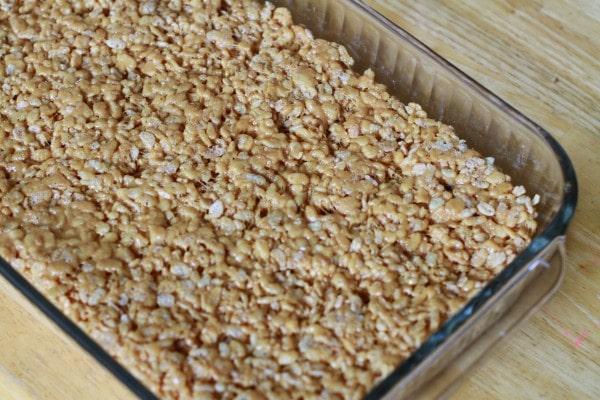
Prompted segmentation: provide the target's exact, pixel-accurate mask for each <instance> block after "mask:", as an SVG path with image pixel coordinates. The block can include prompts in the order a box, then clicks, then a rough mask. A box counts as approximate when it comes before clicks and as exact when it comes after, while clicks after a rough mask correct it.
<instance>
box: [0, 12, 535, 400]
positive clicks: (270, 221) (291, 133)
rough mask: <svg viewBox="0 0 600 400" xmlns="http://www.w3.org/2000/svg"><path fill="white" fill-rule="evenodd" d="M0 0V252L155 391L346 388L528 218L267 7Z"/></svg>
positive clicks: (279, 393) (510, 249) (474, 282)
mask: <svg viewBox="0 0 600 400" xmlns="http://www.w3.org/2000/svg"><path fill="white" fill-rule="evenodd" d="M0 7H1V9H0V60H1V61H0V79H1V82H2V87H1V90H0V104H1V105H2V107H1V108H0V114H1V117H0V198H1V200H0V255H1V256H2V257H3V258H4V259H6V260H7V261H8V262H9V263H10V264H11V265H12V266H13V267H14V268H16V269H17V270H19V271H20V272H22V273H23V274H24V275H25V276H26V277H27V278H28V279H30V280H31V281H32V282H33V283H34V284H35V285H36V287H38V288H39V289H40V290H42V291H43V293H45V294H46V295H47V296H48V297H49V298H50V299H52V301H53V302H54V303H55V304H57V305H58V306H59V307H60V308H61V309H62V310H63V311H64V312H65V313H66V314H67V315H68V316H69V317H70V318H72V319H73V320H74V321H76V323H77V324H78V325H79V326H81V327H82V328H83V329H84V330H85V331H86V332H88V333H89V334H90V335H91V337H93V338H94V339H95V340H97V341H98V342H99V343H100V344H101V346H103V348H105V349H106V350H107V351H108V352H109V353H110V354H111V355H112V356H114V357H115V358H116V359H117V360H118V361H119V362H121V363H122V364H123V365H124V366H126V367H127V368H128V369H129V370H130V371H132V373H133V374H134V375H135V376H137V377H138V378H139V379H140V380H141V381H143V382H144V383H145V384H146V385H148V387H149V388H150V389H151V390H152V391H154V392H155V393H156V394H157V395H159V396H161V397H164V398H167V399H186V398H196V399H203V398H214V397H225V398H238V399H263V398H267V397H268V398H272V397H283V398H300V397H304V398H314V397H322V398H356V397H360V396H361V395H363V394H364V393H366V391H368V389H369V388H371V387H372V386H373V385H374V384H375V382H376V381H377V380H378V379H380V378H382V377H384V376H385V375H386V374H387V373H389V372H390V371H391V370H392V369H393V368H394V367H395V366H396V365H398V364H399V363H400V362H401V361H402V360H403V359H405V358H406V357H407V356H408V355H410V354H411V352H412V351H414V350H415V349H416V348H417V347H418V346H419V345H420V344H421V343H422V342H423V341H424V340H425V339H426V338H427V336H428V335H429V334H431V333H432V332H434V331H435V330H436V329H437V328H438V327H439V326H440V324H441V323H442V322H443V321H444V320H446V319H447V318H448V317H449V316H450V315H452V314H453V313H455V312H456V311H457V310H458V309H459V308H460V307H461V305H463V304H464V303H465V302H466V301H467V300H468V299H469V297H470V296H472V295H473V294H474V293H476V292H477V290H478V289H479V288H481V287H482V286H483V285H484V284H485V283H486V282H487V281H489V280H490V279H491V278H492V277H494V276H495V275H496V274H497V273H498V272H499V271H500V270H501V269H502V268H503V267H504V266H506V265H507V264H508V263H509V262H510V261H511V260H512V259H513V258H514V257H515V255H516V254H517V253H518V252H519V251H521V250H522V249H523V248H524V247H525V246H526V245H527V244H528V242H529V241H530V238H531V235H532V234H533V232H534V231H535V228H536V223H535V221H534V216H535V212H534V209H533V205H534V204H533V203H535V202H536V200H537V198H535V199H534V200H533V201H532V200H531V199H530V198H529V197H527V196H526V195H525V191H524V189H523V188H522V187H519V186H516V187H513V185H512V184H511V183H510V178H509V177H508V176H506V175H504V174H503V173H501V172H500V171H498V170H497V169H496V168H495V167H494V162H493V159H489V158H484V157H482V156H481V155H480V154H478V153H477V152H475V151H473V150H470V149H468V148H467V146H466V145H465V143H464V142H462V141H461V140H460V139H459V138H458V137H457V136H456V134H455V132H454V130H453V129H452V128H451V127H449V126H447V125H444V124H442V123H440V122H436V121H434V120H431V119H429V118H428V117H427V115H426V113H425V112H424V111H423V110H422V109H421V108H420V107H419V106H418V105H416V104H408V105H405V104H402V103H401V102H400V101H398V100H397V99H396V98H394V97H392V96H390V95H389V94H388V93H387V92H386V89H385V87H383V86H382V85H379V84H377V83H375V82H374V76H373V73H372V72H371V71H366V72H364V73H363V74H357V73H355V72H353V71H352V69H351V66H352V64H353V60H352V59H351V57H350V56H349V55H348V53H347V52H346V50H345V49H344V47H342V46H340V45H337V44H335V43H330V42H327V41H324V40H320V39H315V38H313V37H312V35H311V33H310V32H309V31H307V30H306V29H305V28H303V27H301V26H298V25H294V24H293V22H292V20H291V17H290V14H289V12H288V11H287V10H285V9H276V8H275V7H273V6H272V5H269V4H266V5H261V4H258V3H255V2H253V1H248V0H230V1H220V0H206V1H198V0H196V1H189V2H183V1H154V0H149V1H141V2H135V1H124V2H121V1H119V2H109V1H105V0H100V1H96V0H86V1H83V0H82V1H63V0H59V1H55V0H46V1H29V0H23V1H2V2H1V3H0Z"/></svg>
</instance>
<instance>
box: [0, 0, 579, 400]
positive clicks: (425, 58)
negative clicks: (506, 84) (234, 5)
mask: <svg viewBox="0 0 600 400" xmlns="http://www.w3.org/2000/svg"><path fill="white" fill-rule="evenodd" d="M273 3H275V4H276V5H277V6H285V7H287V8H288V9H290V11H291V12H292V14H293V16H294V21H295V22H296V23H301V24H304V25H305V26H307V27H308V28H309V29H311V31H312V32H313V33H314V35H315V36H316V37H321V38H324V39H328V40H331V41H335V42H338V43H341V44H343V45H345V46H346V48H347V49H348V51H349V53H350V54H351V55H352V56H353V57H354V59H355V60H356V64H355V69H356V70H357V71H359V72H362V71H363V70H364V69H366V68H371V69H372V70H373V71H374V72H375V74H376V79H377V81H378V82H380V83H383V84H385V85H387V87H388V90H389V91H390V93H392V94H394V95H395V96H397V97H398V98H399V99H400V100H401V101H403V102H405V103H406V102H409V101H413V102H417V103H420V104H421V105H422V106H423V108H424V109H425V110H426V111H427V112H428V114H429V116H430V117H431V118H435V119H438V120H441V121H443V122H445V123H447V124H449V125H452V126H453V127H454V128H455V129H456V131H457V133H458V134H459V136H460V137H461V138H463V139H465V140H466V141H467V143H468V145H469V146H470V147H473V148H475V149H476V150H478V151H479V152H480V153H482V154H484V155H485V156H492V157H494V158H495V159H496V165H498V166H499V167H500V168H501V169H502V170H503V171H504V172H506V173H508V174H509V175H511V176H512V178H513V183H514V184H519V185H524V186H525V187H526V188H527V191H528V193H531V194H534V193H538V194H540V196H541V201H540V204H539V205H538V207H537V210H538V213H539V217H538V231H537V234H536V236H535V238H534V240H533V241H532V243H531V244H530V245H529V247H528V248H527V249H526V250H525V251H523V252H522V253H521V254H520V255H519V256H518V257H516V258H515V260H514V261H513V262H512V263H511V264H510V265H509V266H508V267H507V268H506V269H505V270H504V271H503V272H502V273H500V274H499V275H498V276H497V277H496V278H495V279H494V280H492V281H491V282H490V283H489V284H488V285H487V286H486V287H485V288H483V289H482V290H481V291H480V292H479V293H478V294H477V295H476V296H474V297H473V298H472V299H471V300H470V301H469V302H468V303H467V304H466V305H465V306H464V307H463V308H462V309H461V310H460V312H458V313H457V314H456V315H455V316H454V317H452V318H450V319H449V320H448V321H446V322H445V323H444V324H443V325H442V327H441V328H440V329H439V330H438V331H437V332H436V333H434V334H433V335H432V336H430V337H429V339H428V340H427V341H426V342H424V343H423V345H422V346H421V347H420V348H419V349H418V350H417V351H416V352H414V353H413V354H412V356H411V357H410V358H408V359H407V360H405V361H404V362H403V363H402V364H400V365H399V366H397V368H396V369H395V370H394V371H393V372H392V373H391V374H390V375H389V376H387V377H385V378H384V379H382V380H381V381H379V382H378V383H377V384H376V385H375V387H374V388H373V389H372V390H371V392H370V393H368V394H367V396H366V398H367V399H380V398H386V399H387V398H409V397H410V398H411V399H413V398H427V399H430V398H436V397H440V396H442V395H444V394H448V393H449V392H450V390H451V389H452V387H453V386H455V385H456V383H457V382H458V380H459V378H460V377H463V376H464V375H465V374H466V373H467V372H468V371H469V369H470V368H471V367H472V366H473V365H474V363H475V362H477V361H478V360H480V359H481V358H482V356H483V355H484V354H485V352H486V351H487V350H489V348H490V347H491V346H492V345H494V344H496V343H497V342H498V341H499V340H500V339H501V338H503V337H505V336H506V334H507V333H508V332H509V331H510V330H511V329H512V328H514V327H515V326H516V324H517V323H518V322H520V321H521V320H523V319H524V318H526V317H527V316H529V315H531V314H532V313H534V312H535V311H536V310H537V309H538V308H539V307H540V306H541V305H542V304H543V303H544V302H545V301H547V300H548V299H549V298H550V297H551V296H552V295H553V294H554V292H555V291H556V290H557V289H558V287H559V286H560V283H561V281H562V278H563V274H564V257H565V245H564V240H565V232H566V230H567V226H568V223H569V221H570V219H571V217H572V216H573V213H574V210H575V205H576V202H577V182H576V177H575V172H574V169H573V166H572V164H571V162H570V160H569V158H568V157H567V155H566V153H565V152H564V150H563V149H562V148H561V147H560V145H559V144H558V143H557V142H556V141H555V140H554V139H553V138H552V137H551V136H550V135H549V134H548V133H547V132H546V131H544V130H543V129H542V128H540V127H539V126H537V125H536V124H534V123H533V122H532V121H530V120H529V119H527V118H526V117H525V116H523V115H522V114H520V113H519V112H518V111H516V110H515V109H513V108H512V107H510V106H509V105H508V104H506V103H505V102H503V101H502V100H501V99H499V98H498V97H496V96H495V95H493V94H492V93H490V92H489V91H487V90H486V89H484V88H483V87H481V86H480V85H479V84H477V83H476V82H474V81H473V80H472V79H470V78H469V77H468V76H466V75H465V74H463V73H462V72H461V71H459V70H458V69H457V68H456V67H454V66H453V65H451V64H450V63H449V62H447V61H446V60H444V59H443V58H441V57H440V56H438V55H437V54H435V53H434V52H433V51H431V50H430V49H429V48H427V47H426V46H425V45H424V44H422V43H421V42H419V41H418V40H417V39H415V38H414V37H412V36H411V35H410V34H408V33H407V32H406V31H404V30H402V29H401V28H399V27H397V26H395V25H394V24H393V23H391V22H389V21H388V20H387V19H385V18H384V17H382V16H381V15H379V14H377V13H376V12H375V11H373V10H372V9H370V8H369V7H368V6H366V5H364V4H362V3H361V2H359V1H356V0H275V1H273ZM0 273H1V274H2V275H3V276H4V277H5V278H6V279H7V280H8V281H9V282H10V283H12V285H13V286H15V287H16V288H17V289H18V290H19V291H20V292H21V293H23V294H24V295H25V296H26V297H27V298H28V299H29V300H30V301H31V302H32V303H33V304H35V305H36V306H37V307H38V308H39V309H40V310H42V312H44V313H45V314H46V315H47V316H48V317H49V318H50V319H52V320H53V321H54V322H55V323H56V324H57V325H58V326H60V327H61V328H62V330H63V331H64V332H65V333H66V334H67V335H69V336H70V337H72V338H73V339H74V340H75V341H76V342H77V343H78V344H79V345H80V346H82V347H83V349H84V350H85V351H87V352H89V353H90V354H91V355H92V356H93V357H94V358H95V359H96V360H97V361H98V362H99V363H100V364H101V365H103V366H104V367H105V368H107V369H108V370H109V371H111V372H112V373H113V375H114V376H115V377H116V379H119V380H120V381H121V382H122V383H123V384H125V385H126V386H127V387H128V388H129V389H130V390H131V391H132V393H133V394H135V395H136V396H138V397H140V398H144V399H152V398H155V396H154V395H153V394H152V393H151V392H150V391H149V390H148V389H147V388H146V387H145V386H144V385H143V384H142V383H141V382H139V381H138V380H137V379H135V378H134V377H133V376H132V375H131V374H130V373H129V372H128V371H127V370H126V369H125V368H123V367H122V366H120V365H119V364H118V363H117V362H116V361H115V360H114V359H112V358H111V357H110V356H109V355H108V354H107V353H106V352H105V351H104V350H102V348H101V347H100V346H99V345H98V344H96V343H95V342H94V341H93V340H92V339H91V338H90V337H89V336H87V335H86V334H85V333H84V332H83V331H82V330H80V329H79V328H78V327H77V326H76V325H75V324H74V323H73V322H71V321H70V320H69V319H68V318H66V317H65V316H64V315H63V314H62V313H61V312H60V311H59V310H58V309H57V308H56V307H55V306H53V305H52V304H51V303H50V302H49V301H48V300H47V299H46V298H45V297H44V296H43V295H41V294H40V293H39V292H38V291H37V290H36V289H35V288H34V287H33V286H32V285H31V284H30V283H28V282H27V281H26V280H25V279H24V278H23V277H22V276H21V275H20V274H19V273H18V272H16V271H15V270H14V269H13V268H11V267H10V266H9V265H8V264H7V263H6V262H5V261H4V260H2V259H0Z"/></svg>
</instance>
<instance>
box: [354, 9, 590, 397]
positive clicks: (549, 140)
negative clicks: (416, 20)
mask: <svg viewBox="0 0 600 400" xmlns="http://www.w3.org/2000/svg"><path fill="white" fill-rule="evenodd" d="M342 1H344V0H342ZM345 1H346V2H347V3H351V4H353V5H354V6H355V7H357V8H359V9H360V10H361V11H362V12H365V13H367V14H369V15H370V16H371V17H373V18H374V19H376V20H377V21H378V22H379V23H380V24H381V25H382V26H384V27H385V28H386V29H388V30H390V31H392V32H393V33H395V34H396V35H397V36H399V37H400V38H402V39H404V40H405V41H407V42H408V43H409V44H410V45H411V46H412V47H413V48H414V49H416V50H417V51H419V52H421V53H423V54H425V55H426V56H427V57H428V58H429V59H430V60H432V61H434V62H437V63H438V64H440V65H441V66H442V67H443V68H445V69H446V70H448V71H450V72H451V73H452V74H453V75H455V76H456V77H457V78H458V79H459V80H460V81H461V82H462V83H463V84H464V85H465V86H468V87H469V88H470V89H471V90H474V91H476V92H479V94H481V95H482V96H483V97H486V98H487V100H489V101H490V103H492V104H494V105H495V106H496V107H497V108H498V109H499V110H501V111H502V112H503V113H505V114H506V115H508V116H509V117H511V118H512V119H513V120H514V121H515V122H516V123H519V124H521V125H524V126H526V127H527V128H529V130H531V131H533V132H534V133H535V134H537V135H538V136H540V137H541V138H542V139H543V140H544V142H545V143H546V144H548V145H549V146H550V148H551V149H552V151H553V152H554V154H555V156H556V159H557V160H558V162H559V163H560V166H561V170H562V174H563V183H564V187H563V196H562V202H561V206H560V208H559V209H558V211H557V212H556V215H555V216H554V218H553V219H552V220H551V221H550V223H549V224H548V226H546V227H545V228H544V229H543V230H542V231H541V232H540V233H539V234H538V235H537V236H536V237H535V238H534V240H533V241H532V242H531V243H530V245H529V246H528V247H527V248H526V249H525V250H524V251H523V252H521V253H520V254H519V255H518V256H517V257H516V258H515V259H514V260H513V261H512V262H511V263H510V264H509V265H508V266H507V267H506V268H505V269H504V270H503V271H502V272H501V273H500V274H498V275H497V276H496V277H495V278H494V279H493V280H492V281H490V282H489V283H488V284H487V285H486V286H485V287H484V288H483V289H482V290H481V291H480V292H479V293H478V294H477V295H476V296H474V297H473V298H472V299H471V300H470V301H469V302H468V303H467V304H466V305H465V306H463V307H462V309H461V310H460V311H459V312H458V313H457V314H455V315H454V316H453V317H451V318H450V319H448V320H447V321H446V322H445V323H444V324H442V326H441V328H440V329H438V331H437V332H436V333H434V334H433V335H431V336H430V337H429V338H428V339H427V340H426V341H425V342H424V343H423V344H422V345H421V346H420V347H419V348H418V349H417V350H416V351H415V352H414V353H413V354H412V355H411V356H410V357H409V358H407V359H406V360H405V361H404V362H402V363H401V364H400V365H399V366H398V367H396V368H395V369H394V370H393V371H392V372H391V373H390V374H389V375H388V376H387V377H386V378H385V379H383V380H382V381H380V382H379V383H378V384H377V385H376V386H375V387H373V388H372V389H371V391H369V393H367V395H366V396H365V399H368V400H374V399H379V398H382V397H383V396H385V395H386V394H387V393H388V392H389V391H390V390H391V389H392V388H393V387H394V386H395V385H396V384H398V383H399V382H400V381H401V380H402V379H405V378H406V377H407V376H408V375H409V374H410V373H411V372H412V371H413V370H415V369H416V368H417V367H418V366H419V365H420V364H421V363H422V361H423V360H424V359H425V358H426V357H428V356H430V355H431V354H432V353H434V352H435V351H436V350H437V349H438V348H439V347H440V346H442V345H443V344H444V343H445V342H446V341H447V340H448V339H449V338H450V337H451V336H452V335H454V334H455V333H456V332H457V331H458V330H459V329H460V327H461V326H462V325H463V324H465V322H466V321H467V320H468V319H469V318H470V317H471V315H473V314H474V313H475V312H476V311H477V310H478V309H480V308H481V307H483V306H484V305H485V304H486V303H487V302H488V301H489V300H490V299H491V298H492V297H494V295H495V294H496V293H497V292H498V291H500V290H502V289H503V287H504V286H505V285H506V284H507V283H508V282H509V281H510V280H511V279H512V278H513V276H514V275H515V274H517V273H518V272H519V271H522V270H523V269H525V268H528V267H529V266H530V265H531V264H532V263H534V262H535V261H537V260H539V259H540V257H541V255H542V254H543V252H544V251H545V250H546V249H547V247H548V246H549V245H551V243H552V242H553V241H554V240H556V239H557V238H561V237H564V236H565V235H566V232H567V229H568V226H569V222H570V221H571V219H572V218H573V215H574V213H575V208H576V205H577V197H578V185H577V177H576V174H575V169H574V166H573V163H572V162H571V160H570V158H569V156H568V155H567V153H566V151H565V150H564V149H563V147H562V146H561V145H560V143H558V142H557V141H556V139H554V137H553V136H552V135H550V133H549V132H548V131H546V130H545V129H544V128H542V127H541V126H539V125H538V124H536V123H535V122H533V121H532V120H531V119H530V118H528V117H527V116H525V115H523V114H522V113H521V112H519V111H518V110H517V109H515V108H514V107H513V106H511V105H510V104H508V103H507V102H506V101H504V100H502V99H501V98H499V97H498V96H496V95H495V94H494V93H492V92H491V91H490V90H488V89H486V88H485V87H483V86H482V85H481V84H479V83H477V82H476V81H475V80H473V79H472V78H470V77H469V76H468V75H467V74H465V73H464V72H462V71H461V70H460V69H459V68H458V67H456V66H455V65H454V64H452V63H451V62H450V61H448V60H447V59H445V58H443V57H441V56H440V55H438V54H437V53H435V52H434V51H433V50H432V49H431V48H429V47H428V46H427V45H426V44H424V43H423V42H421V41H420V40H419V39H417V38H416V37H414V36H413V35H412V34H410V33H409V32H407V31H406V30H404V29H402V28H401V27H400V26H398V25H396V24H395V23H394V22H392V21H390V20H389V19H388V18H386V17H385V16H383V15H382V14H380V13H379V12H378V11H377V10H375V9H373V8H372V7H370V6H369V5H367V4H364V3H363V2H362V1H360V0H345ZM557 289H558V288H557ZM546 300H547V298H546V299H543V300H542V301H546Z"/></svg>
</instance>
